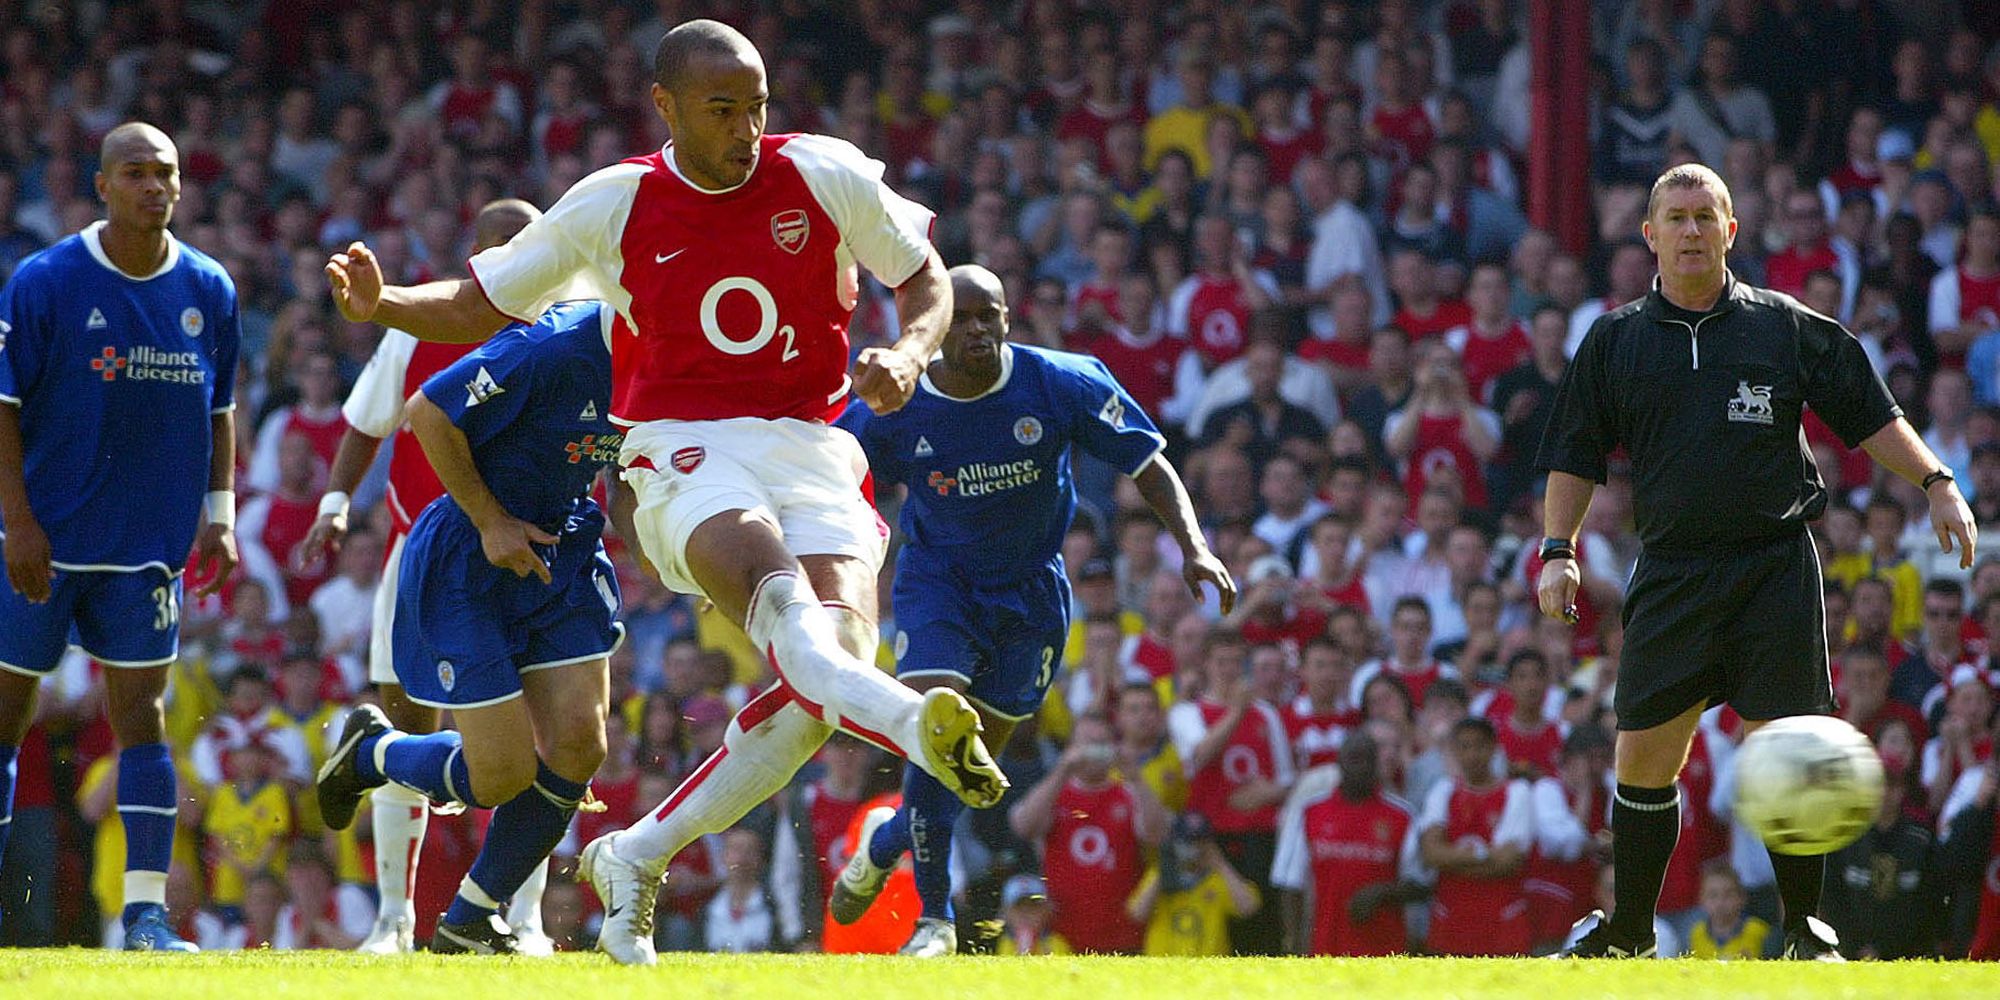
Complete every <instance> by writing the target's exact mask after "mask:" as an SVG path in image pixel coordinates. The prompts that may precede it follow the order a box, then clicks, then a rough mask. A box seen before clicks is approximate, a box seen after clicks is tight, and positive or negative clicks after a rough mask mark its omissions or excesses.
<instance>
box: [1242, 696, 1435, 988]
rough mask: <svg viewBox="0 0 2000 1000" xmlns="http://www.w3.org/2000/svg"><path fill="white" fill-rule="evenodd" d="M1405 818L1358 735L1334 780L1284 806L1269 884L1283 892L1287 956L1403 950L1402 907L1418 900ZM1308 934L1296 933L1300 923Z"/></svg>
mask: <svg viewBox="0 0 2000 1000" xmlns="http://www.w3.org/2000/svg"><path fill="white" fill-rule="evenodd" d="M1412 829H1413V827H1412V824H1411V822H1410V809H1409V806H1408V805H1406V804H1405V803H1404V802H1403V800H1401V799H1399V798H1397V797H1395V796H1394V795H1390V794H1388V793H1386V792H1384V791H1383V790H1382V777H1381V751H1380V749H1379V748H1378V747H1377V746H1376V744H1375V738H1374V737H1372V736H1369V735H1368V734H1367V733H1365V732H1356V733H1354V734H1353V735H1352V736H1349V737H1348V738H1347V741H1346V742H1345V743H1342V744H1341V746H1340V781H1339V784H1338V786H1336V787H1332V788H1325V787H1322V788H1321V789H1317V790H1315V789H1308V788H1307V787H1306V784H1305V783H1304V782H1302V783H1301V785H1300V788H1299V795H1297V796H1294V798H1293V800H1292V801H1291V802H1288V803H1286V808H1285V814H1284V818H1283V820H1282V821H1281V822H1280V826H1279V829H1278V850H1277V856H1276V857H1275V858H1274V859H1273V860H1272V862H1271V884H1272V885H1275V886H1277V887H1278V888H1280V889H1286V890H1289V891H1288V892H1287V893H1286V895H1285V898H1286V905H1287V913H1288V916H1289V919H1287V920H1286V921H1285V923H1286V926H1287V927H1290V928H1292V929H1293V930H1294V932H1295V935H1296V936H1295V938H1294V940H1293V945H1294V947H1293V948H1291V949H1290V950H1292V951H1294V952H1296V953H1299V954H1306V955H1344V956H1363V955H1395V954H1400V953H1401V952H1403V951H1406V950H1408V947H1409V934H1408V931H1407V930H1406V929H1405V928H1404V926H1403V908H1402V906H1401V905H1399V904H1401V903H1406V902H1411V901H1414V900H1417V899H1421V898H1422V897H1423V895H1424V893H1425V891H1426V890H1425V889H1424V887H1423V886H1422V885H1420V884H1418V883H1417V882H1416V880H1415V879H1414V878H1412V877H1406V876H1413V875H1414V874H1415V869H1416V867H1417V865H1416V854H1417V845H1416V839H1415V836H1414V834H1413V833H1412V832H1411V830H1412ZM1308 912H1310V913H1311V915H1312V923H1311V933H1310V934H1309V935H1306V934H1303V933H1302V932H1303V931H1304V929H1305V927H1306V920H1305V914H1306V913H1308Z"/></svg>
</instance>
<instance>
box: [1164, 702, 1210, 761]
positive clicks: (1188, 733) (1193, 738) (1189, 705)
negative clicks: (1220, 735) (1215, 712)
mask: <svg viewBox="0 0 2000 1000" xmlns="http://www.w3.org/2000/svg"><path fill="white" fill-rule="evenodd" d="M1207 735H1208V722H1207V721H1206V720H1204V719H1203V718H1202V717H1201V708H1200V707H1199V706H1197V705H1196V704H1195V703H1194V702H1191V701H1184V702H1181V703H1180V704H1178V705H1175V706H1174V707H1173V708H1171V709H1169V710H1168V711H1167V736H1168V738H1169V739H1172V740H1173V741H1174V752H1175V753H1178V754H1180V756H1181V761H1182V764H1183V766H1186V765H1189V764H1192V763H1194V748H1195V746H1196V745H1197V744H1199V743H1200V742H1201V738H1202V737H1204V736H1207Z"/></svg>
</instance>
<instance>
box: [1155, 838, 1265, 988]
mask: <svg viewBox="0 0 2000 1000" xmlns="http://www.w3.org/2000/svg"><path fill="white" fill-rule="evenodd" d="M1263 905H1264V899H1263V895H1262V894H1261V893H1259V892H1258V890H1257V886H1256V885H1255V884H1254V883H1252V882H1251V881H1250V880H1249V879H1246V878H1244V876H1243V874H1242V873H1240V872H1238V871H1237V870H1236V868H1235V867H1234V866H1232V865H1231V864H1230V863H1229V858H1228V857H1227V856H1226V855H1225V854H1224V852H1223V850H1222V848H1221V847H1220V846H1219V845H1218V844H1217V842H1216V838H1215V835H1214V834H1213V833H1212V832H1211V831H1210V830H1209V828H1208V821H1207V820H1205V819H1203V818H1202V816H1201V814H1200V813H1183V814H1181V815H1180V816H1179V817H1176V818H1175V820H1174V824H1173V833H1172V835H1171V836H1170V837H1168V839H1167V841H1166V843H1165V844H1163V845H1161V848H1160V860H1159V863H1158V864H1155V865H1154V866H1153V867H1151V868H1149V869H1147V871H1146V875H1145V877H1144V878H1143V879H1141V880H1140V882H1139V887H1138V889H1137V890H1135V891H1134V892H1133V893H1132V898H1131V899H1130V900H1129V901H1128V902H1127V903H1126V904H1125V912H1126V913H1127V914H1129V915H1130V916H1131V918H1132V919H1133V920H1136V921H1140V922H1142V923H1144V924H1145V926H1146V954H1147V955H1150V956H1156V957H1163V956H1174V957H1200V956H1205V955H1228V954H1231V953H1232V948H1233V949H1234V951H1235V953H1239V954H1240V953H1242V949H1243V947H1244V945H1243V944H1242V943H1240V942H1237V941H1235V935H1234V933H1233V932H1232V927H1233V926H1235V925H1238V924H1241V923H1243V922H1245V921H1247V920H1249V919H1250V918H1252V917H1253V916H1254V915H1255V914H1256V913H1257V912H1259V910H1260V908H1262V907H1263Z"/></svg>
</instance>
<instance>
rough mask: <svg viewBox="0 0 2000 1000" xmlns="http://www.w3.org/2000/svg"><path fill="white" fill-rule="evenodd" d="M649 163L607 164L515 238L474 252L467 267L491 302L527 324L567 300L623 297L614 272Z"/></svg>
mask: <svg viewBox="0 0 2000 1000" xmlns="http://www.w3.org/2000/svg"><path fill="white" fill-rule="evenodd" d="M647 169H648V168H647V167H645V166H642V165H640V164H636V163H619V164H613V165H612V166H609V167H605V168H604V169H602V170H599V171H597V172H596V173H593V174H591V175H590V176H588V177H585V178H584V179H582V180H580V181H577V182H576V186H575V187H572V188H570V189H569V190H568V191H566V192H564V193H563V196H562V197H561V198H559V199H557V200H556V203H555V204H554V205H552V206H550V208H549V211H548V214H546V215H543V216H542V217H541V218H539V219H536V220H535V221H533V222H530V223H528V225H527V228H525V229H522V230H521V231H520V232H518V233H516V234H514V238H513V239H511V240H508V241H507V242H506V243H504V244H502V245H500V246H497V247H492V248H490V249H487V250H483V251H480V252H479V253H477V254H475V255H473V257H472V259H471V260H469V261H467V262H466V267H467V268H469V269H470V270H471V272H472V280H473V281H474V282H477V283H478V285H479V290H480V291H482V292H484V293H485V294H486V300H487V301H488V302H491V303H492V304H493V308H495V309H497V310H499V311H500V312H501V313H502V314H504V315H506V316H509V317H511V318H513V319H516V320H520V321H523V322H533V321H534V319H535V318H536V317H538V316H540V315H541V314H542V313H544V312H546V311H547V310H548V308H549V307H550V306H552V305H554V304H555V303H557V302H562V301H566V300H569V299H604V300H606V301H609V302H612V303H613V304H617V303H621V302H624V301H626V296H625V295H624V293H623V289H622V288H620V287H619V285H618V278H617V276H618V274H619V272H620V271H622V270H623V267H624V256H623V251H622V249H621V248H620V246H619V240H620V238H621V236H622V234H623V233H624V231H625V219H626V217H627V216H628V215H629V214H630V213H631V211H632V199H633V197H634V196H635V195H636V194H637V193H638V190H639V178H640V177H641V176H642V175H644V174H645V173H646V171H647Z"/></svg>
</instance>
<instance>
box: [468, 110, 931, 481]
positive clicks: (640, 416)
mask: <svg viewBox="0 0 2000 1000" xmlns="http://www.w3.org/2000/svg"><path fill="white" fill-rule="evenodd" d="M882 174H883V165H882V163H881V162H880V161H879V160H872V159H869V158H868V157H867V156H865V155H863V154H862V152H861V151H860V150H858V149H856V148H855V147H854V146H853V144H851V143H848V142H846V141H844V140H841V139H835V138H830V137H828V136H820V135H767V136H764V137H763V139H762V140H761V141H760V143H759V146H758V157H757V162H756V164H755V165H754V166H753V167H752V169H751V173H750V176H749V178H748V179H746V180H745V181H744V182H743V183H741V184H739V185H737V186H735V187H732V188H728V189H725V190H720V191H710V190H707V189H704V188H700V187H697V186H696V185H695V184H693V183H692V182H691V181H689V180H688V179H687V178H685V177H683V176H682V175H681V173H680V170H679V168H678V167H677V166H676V165H675V163H674V156H673V146H672V145H671V144H669V145H667V146H666V147H663V148H662V149H660V150H659V151H658V152H655V153H653V154H651V155H649V156H643V157H636V158H634V159H630V160H626V161H624V162H622V163H618V164H614V165H612V166H609V167H605V168H604V169H602V170H599V171H597V172H596V173H593V174H591V175H590V176H588V177H585V178H584V179H583V180H581V181H578V182H577V184H576V186H575V187H573V188H571V189H570V190H569V191H568V192H567V193H565V194H564V195H563V196H562V198H560V199H559V200H557V202H556V204H555V205H554V206H553V207H551V208H550V209H549V211H548V214H546V215H544V216H542V217H541V218H540V219H537V220H536V221H534V222H533V223H530V224H529V225H528V227H527V228H526V229H523V230H522V231H521V232H520V233H519V234H518V235H516V236H515V237H514V238H513V239H512V240H511V241H509V242H508V243H507V244H506V245H505V246H499V247H494V248H493V249H490V250H486V251H484V252H482V253H480V254H478V255H477V256H475V257H473V258H472V260H471V262H470V264H469V266H470V268H471V270H472V275H473V280H474V281H476V282H478V283H479V286H480V288H481V289H482V290H483V291H484V292H485V294H486V296H487V298H488V299H489V300H490V301H491V302H492V304H493V307H494V308H495V309H497V310H499V311H500V312H502V313H504V314H506V315H509V316H514V317H534V316H539V315H541V313H542V311H543V310H545V309H547V308H548V307H549V306H550V305H551V304H553V303H555V302H557V301H559V300H563V299H578V298H595V299H601V300H603V301H604V302H606V303H608V304H609V305H610V306H611V307H612V308H613V309H614V310H615V311H616V312H617V313H618V317H619V322H618V324H617V332H616V333H615V334H614V335H613V338H612V346H611V372H612V396H611V419H612V420H613V421H614V422H616V423H618V424H620V425H623V426H628V427H629V426H635V425H638V424H643V423H646V422H649V421H654V420H724V419H729V418H732V417H760V418H767V419H776V418H782V417H793V418H799V419H805V420H820V419H826V418H828V417H829V416H830V415H831V411H832V410H833V409H834V408H835V407H837V406H839V405H840V404H841V403H842V401H843V400H844V399H845V397H846V394H847V349H848V342H847V321H848V317H849V316H850V315H851V314H852V313H853V310H854V305H855V302H856V301H857V297H858V275H857V273H856V270H855V268H856V265H859V266H861V267H865V268H867V269H868V270H869V271H870V272H871V273H873V274H874V275H875V277H877V278H879V279H880V280H881V281H882V282H883V283H884V284H886V285H889V286H890V287H895V286H897V285H901V284H902V283H903V282H905V281H907V280H909V278H910V277H911V276H912V275H914V274H916V273H917V271H918V269H919V268H921V267H922V266H923V265H924V262H925V260H926V259H927V257H928V255H929V254H930V252H931V249H930V240H929V233H930V225H931V220H932V215H931V212H930V210H929V209H927V208H924V207H923V206H921V205H918V204H916V203H914V202H911V201H908V200H906V199H904V198H903V197H902V196H901V195H898V194H896V193H895V192H894V191H892V190H890V189H889V187H888V186H887V185H886V184H884V183H883V182H882ZM628 444H630V445H632V446H633V447H643V445H642V443H640V442H630V441H629V439H628ZM661 457H664V456H661Z"/></svg>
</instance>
